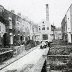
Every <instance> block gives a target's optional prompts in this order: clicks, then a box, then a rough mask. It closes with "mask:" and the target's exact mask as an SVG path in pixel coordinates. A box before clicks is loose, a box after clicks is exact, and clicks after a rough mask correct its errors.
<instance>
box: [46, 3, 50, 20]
mask: <svg viewBox="0 0 72 72" xmlns="http://www.w3.org/2000/svg"><path fill="white" fill-rule="evenodd" d="M46 21H49V7H48V4H46Z"/></svg>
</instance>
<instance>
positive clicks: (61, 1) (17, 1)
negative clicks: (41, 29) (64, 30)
mask: <svg viewBox="0 0 72 72" xmlns="http://www.w3.org/2000/svg"><path fill="white" fill-rule="evenodd" d="M47 3H48V4H49V20H50V23H51V24H53V23H54V25H55V26H57V27H59V26H60V25H61V21H62V19H63V17H64V15H65V13H66V11H67V9H68V8H69V6H70V5H71V3H72V0H0V4H1V5H3V6H4V7H5V9H7V10H11V9H13V10H15V13H18V12H20V13H21V14H22V15H24V16H28V17H29V18H30V19H31V20H32V21H34V22H35V23H40V22H41V21H42V20H45V19H46V6H45V4H47Z"/></svg>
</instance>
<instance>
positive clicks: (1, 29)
mask: <svg viewBox="0 0 72 72" xmlns="http://www.w3.org/2000/svg"><path fill="white" fill-rule="evenodd" d="M5 32H6V28H5V25H4V24H3V23H1V22H0V36H1V37H3V35H4V33H5Z"/></svg>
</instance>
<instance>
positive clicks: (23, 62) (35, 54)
mask: <svg viewBox="0 0 72 72" xmlns="http://www.w3.org/2000/svg"><path fill="white" fill-rule="evenodd" d="M48 50H49V48H46V49H40V46H37V47H35V48H34V50H32V51H30V52H29V53H28V54H26V55H24V56H22V57H21V58H19V59H18V60H16V61H14V62H13V63H11V64H10V65H7V66H6V67H4V68H3V69H2V70H0V72H21V71H22V70H23V71H22V72H35V71H34V70H35V68H36V67H38V64H39V63H40V62H41V61H42V60H43V55H46V54H47V53H48ZM44 59H45V58H44ZM42 63H43V61H42ZM42 63H41V64H42ZM41 64H40V65H41ZM41 66H42V65H41ZM29 67H31V69H32V70H31V69H30V70H31V71H26V70H28V68H29ZM33 69H34V70H33Z"/></svg>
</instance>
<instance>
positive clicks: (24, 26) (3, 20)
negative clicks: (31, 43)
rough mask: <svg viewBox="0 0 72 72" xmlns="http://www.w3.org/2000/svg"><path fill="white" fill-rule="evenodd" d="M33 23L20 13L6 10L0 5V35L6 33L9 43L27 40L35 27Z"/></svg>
mask: <svg viewBox="0 0 72 72" xmlns="http://www.w3.org/2000/svg"><path fill="white" fill-rule="evenodd" d="M33 25H34V23H33V22H32V21H30V20H29V19H27V18H25V17H22V16H21V14H20V13H18V14H15V13H14V10H11V11H8V10H6V9H5V8H4V7H3V6H0V29H1V30H0V35H1V37H3V35H4V34H6V33H7V34H8V35H9V37H8V38H9V39H10V40H9V41H10V42H9V43H10V44H14V42H19V41H20V40H21V41H22V40H23V41H27V40H29V39H32V37H33V36H32V35H33V34H35V33H34V32H35V29H36V26H33ZM33 30H34V31H33ZM15 39H16V40H15Z"/></svg>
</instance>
